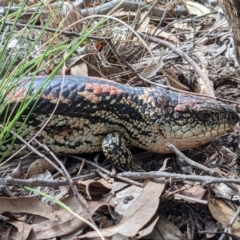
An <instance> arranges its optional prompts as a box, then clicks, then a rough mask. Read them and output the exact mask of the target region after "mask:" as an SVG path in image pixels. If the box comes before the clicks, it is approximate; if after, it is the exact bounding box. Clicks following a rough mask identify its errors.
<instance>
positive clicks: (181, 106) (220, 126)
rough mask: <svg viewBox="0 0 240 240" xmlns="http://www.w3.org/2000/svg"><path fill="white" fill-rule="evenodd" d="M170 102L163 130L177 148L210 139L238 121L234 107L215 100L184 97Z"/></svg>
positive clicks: (180, 148) (181, 148) (198, 144)
mask: <svg viewBox="0 0 240 240" xmlns="http://www.w3.org/2000/svg"><path fill="white" fill-rule="evenodd" d="M173 102H174V101H172V102H171V103H170V104H169V108H171V110H170V111H167V112H168V113H167V114H166V119H168V121H165V129H166V132H165V133H166V139H167V141H168V142H170V143H172V144H174V145H175V146H176V147H177V148H178V149H179V150H185V149H190V148H194V147H197V146H200V145H202V144H204V143H207V142H209V141H212V140H213V139H214V138H216V137H218V136H221V135H222V134H224V133H225V132H227V131H228V130H231V129H232V128H233V127H234V125H235V124H236V123H237V122H238V121H239V116H238V114H237V112H236V111H235V110H234V109H233V108H231V107H230V106H229V105H227V104H224V103H222V102H220V101H216V100H214V99H210V98H207V97H206V98H205V97H196V96H184V97H181V98H178V100H177V101H175V104H172V103H173ZM171 104H172V106H170V105H171ZM170 119H171V120H170Z"/></svg>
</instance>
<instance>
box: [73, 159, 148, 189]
mask: <svg viewBox="0 0 240 240" xmlns="http://www.w3.org/2000/svg"><path fill="white" fill-rule="evenodd" d="M69 157H71V158H75V159H77V160H80V161H83V160H84V161H85V162H86V163H88V164H90V165H92V166H94V167H96V168H98V169H100V170H101V171H102V172H104V173H106V174H108V175H111V172H110V171H108V170H106V169H105V168H103V167H101V166H99V165H97V164H96V163H94V162H91V161H88V160H86V159H84V158H81V157H77V156H74V155H69ZM113 177H116V178H118V179H120V180H122V181H124V182H127V183H129V184H132V185H136V186H138V187H143V186H144V185H143V184H142V183H139V182H135V181H132V180H130V179H128V178H124V177H121V176H118V175H115V176H113Z"/></svg>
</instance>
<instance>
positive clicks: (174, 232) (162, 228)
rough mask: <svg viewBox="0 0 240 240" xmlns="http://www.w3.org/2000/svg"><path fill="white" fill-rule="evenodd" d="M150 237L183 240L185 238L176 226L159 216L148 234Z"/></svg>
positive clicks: (161, 239) (162, 239) (164, 239)
mask: <svg viewBox="0 0 240 240" xmlns="http://www.w3.org/2000/svg"><path fill="white" fill-rule="evenodd" d="M150 238H151V239H159V240H166V239H171V240H184V239H186V238H185V237H184V236H183V235H182V233H181V231H180V230H179V228H178V227H176V226H175V225H174V224H173V223H172V222H170V221H168V220H167V219H166V218H164V217H162V216H160V218H159V220H158V222H157V225H156V227H155V229H154V231H153V233H152V234H151V235H150Z"/></svg>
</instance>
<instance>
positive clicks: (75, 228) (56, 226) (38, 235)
mask: <svg viewBox="0 0 240 240" xmlns="http://www.w3.org/2000/svg"><path fill="white" fill-rule="evenodd" d="M82 200H83V201H84V199H82ZM62 202H63V203H64V204H66V205H67V206H68V207H69V208H71V209H72V211H73V212H75V213H76V214H78V215H80V216H81V217H82V218H85V219H87V216H86V214H85V213H84V211H83V210H82V207H81V206H80V205H79V202H78V200H77V198H76V197H75V196H69V197H67V198H65V199H63V200H62ZM84 204H85V206H86V207H87V208H88V210H89V213H90V215H91V216H92V215H93V214H94V213H95V211H96V210H97V209H98V208H100V207H103V206H106V207H107V208H108V207H109V204H106V203H104V202H101V201H99V202H88V203H87V202H86V201H84ZM53 208H54V210H55V212H56V215H57V216H58V218H59V221H44V222H42V223H40V224H34V225H33V229H32V232H31V234H30V238H34V239H49V238H53V237H58V236H62V235H64V236H65V237H66V236H68V235H69V234H71V235H69V236H72V237H69V238H67V239H73V238H74V236H76V234H77V233H78V232H79V231H80V230H81V228H82V227H83V226H85V223H84V222H82V221H80V220H79V219H78V218H76V217H75V216H73V215H72V214H71V213H70V212H68V211H66V210H65V209H63V208H62V207H60V206H59V205H54V206H53Z"/></svg>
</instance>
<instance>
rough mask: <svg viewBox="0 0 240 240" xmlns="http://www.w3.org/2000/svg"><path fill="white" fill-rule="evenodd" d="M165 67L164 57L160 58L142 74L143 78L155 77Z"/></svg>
mask: <svg viewBox="0 0 240 240" xmlns="http://www.w3.org/2000/svg"><path fill="white" fill-rule="evenodd" d="M162 67H163V59H162V56H160V57H159V58H158V60H155V61H152V62H151V63H150V64H149V65H148V66H147V67H146V68H145V69H144V71H143V72H142V76H143V77H145V78H151V77H154V76H155V75H156V74H157V72H158V71H159V70H160V69H162Z"/></svg>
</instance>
